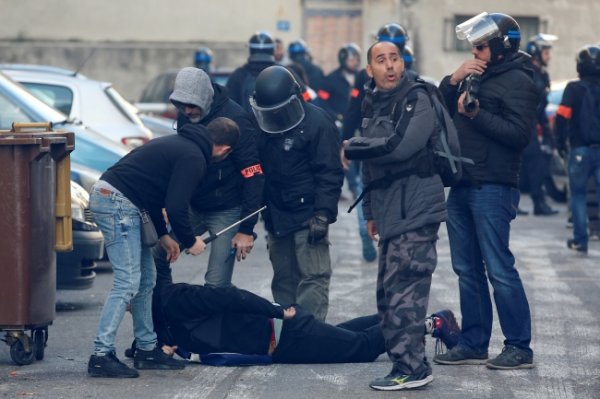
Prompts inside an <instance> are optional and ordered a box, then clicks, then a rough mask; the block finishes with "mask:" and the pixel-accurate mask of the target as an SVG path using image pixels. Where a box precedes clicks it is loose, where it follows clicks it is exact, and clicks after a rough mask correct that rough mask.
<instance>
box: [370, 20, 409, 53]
mask: <svg viewBox="0 0 600 399" xmlns="http://www.w3.org/2000/svg"><path fill="white" fill-rule="evenodd" d="M407 40H408V34H407V33H406V29H404V27H402V25H400V24H396V23H391V24H385V25H383V26H382V27H381V28H379V31H378V32H377V41H378V42H392V43H394V44H395V45H396V46H397V47H398V49H400V51H403V50H404V45H405V44H406V41H407Z"/></svg>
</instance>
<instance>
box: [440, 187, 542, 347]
mask: <svg viewBox="0 0 600 399" xmlns="http://www.w3.org/2000/svg"><path fill="white" fill-rule="evenodd" d="M519 198H520V197H519V190H518V189H516V188H514V187H510V186H507V185H501V184H483V185H481V186H472V187H453V188H452V189H451V190H450V194H449V196H448V203H447V207H448V222H447V226H448V238H449V241H450V253H451V258H452V267H453V269H454V272H455V273H456V274H457V275H458V285H459V291H460V309H461V313H462V333H461V337H460V342H459V345H461V346H463V347H466V348H469V349H471V350H473V351H475V352H477V353H487V350H488V345H489V342H490V337H491V334H492V318H493V313H492V301H491V298H490V291H489V287H488V278H489V281H490V283H491V284H492V287H493V291H494V300H495V302H496V310H497V311H498V318H499V319H500V327H501V328H502V332H503V334H504V337H505V341H504V344H505V345H513V346H516V347H518V348H521V349H523V350H525V351H528V352H530V353H532V351H531V349H530V348H529V344H530V341H531V314H530V311H529V303H528V301H527V296H526V295H525V289H524V288H523V283H522V282H521V278H520V276H519V272H518V271H517V269H516V267H515V258H514V256H513V254H512V253H511V251H510V249H509V236H510V222H511V220H513V219H514V218H515V216H516V211H517V207H518V205H519ZM486 273H487V276H486Z"/></svg>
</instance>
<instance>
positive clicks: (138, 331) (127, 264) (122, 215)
mask: <svg viewBox="0 0 600 399" xmlns="http://www.w3.org/2000/svg"><path fill="white" fill-rule="evenodd" d="M90 210H91V211H92V214H93V217H94V221H95V222H96V224H97V225H98V227H99V228H100V230H101V231H102V235H103V236H104V244H105V245H106V252H107V254H108V258H109V260H110V262H111V263H112V267H113V286H112V289H111V291H110V293H109V294H108V297H107V298H106V302H105V303H104V307H103V308H102V313H101V315H100V323H99V325H98V330H97V333H96V340H95V341H94V345H95V349H94V353H95V354H104V353H108V352H112V351H115V335H116V333H117V330H118V329H119V325H120V324H121V321H122V320H123V316H124V315H125V311H126V310H127V306H128V305H131V314H132V316H133V335H134V337H135V340H136V342H137V347H138V348H140V349H142V350H152V349H153V348H154V347H155V346H156V333H155V332H154V325H153V324H152V290H153V289H154V284H155V281H156V270H155V268H154V262H153V261H152V255H151V252H150V248H148V247H145V246H143V245H142V240H141V229H140V211H139V209H138V208H137V207H136V206H135V205H133V204H132V203H131V202H130V201H129V200H128V199H127V198H126V197H124V196H123V195H121V194H117V193H107V191H106V190H104V189H102V190H99V189H98V188H96V187H94V188H93V189H92V194H91V197H90Z"/></svg>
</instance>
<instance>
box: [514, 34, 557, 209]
mask: <svg viewBox="0 0 600 399" xmlns="http://www.w3.org/2000/svg"><path fill="white" fill-rule="evenodd" d="M556 39H557V37H556V36H553V35H547V34H544V33H540V34H537V35H535V36H534V37H532V38H531V39H530V40H529V42H528V43H527V46H526V50H527V53H528V54H529V55H530V56H531V60H530V63H529V65H528V66H529V67H530V69H531V70H532V71H533V83H535V86H536V87H537V89H538V92H539V98H540V102H539V104H538V107H537V111H536V124H535V125H534V127H533V129H531V137H530V139H529V144H528V145H527V147H525V150H523V163H522V165H521V182H520V188H521V189H522V190H523V189H528V190H529V194H530V195H531V199H532V200H533V214H534V215H536V216H548V215H555V214H557V213H558V211H557V210H555V209H552V208H551V207H550V205H548V204H547V203H546V195H545V194H544V188H543V186H544V182H545V181H546V180H547V177H548V176H550V161H551V158H552V149H553V148H554V139H553V137H552V131H551V130H550V124H549V122H548V116H547V115H546V105H548V99H547V96H548V92H549V91H550V76H549V75H548V71H547V70H546V68H547V67H548V62H549V61H550V50H551V49H552V42H553V41H554V40H556ZM520 213H525V214H526V213H527V212H525V211H520Z"/></svg>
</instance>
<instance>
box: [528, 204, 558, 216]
mask: <svg viewBox="0 0 600 399" xmlns="http://www.w3.org/2000/svg"><path fill="white" fill-rule="evenodd" d="M557 213H558V211H557V210H555V209H552V208H550V206H549V205H548V204H546V203H545V202H536V203H535V204H534V205H533V214H534V215H536V216H551V215H556V214H557Z"/></svg>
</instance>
